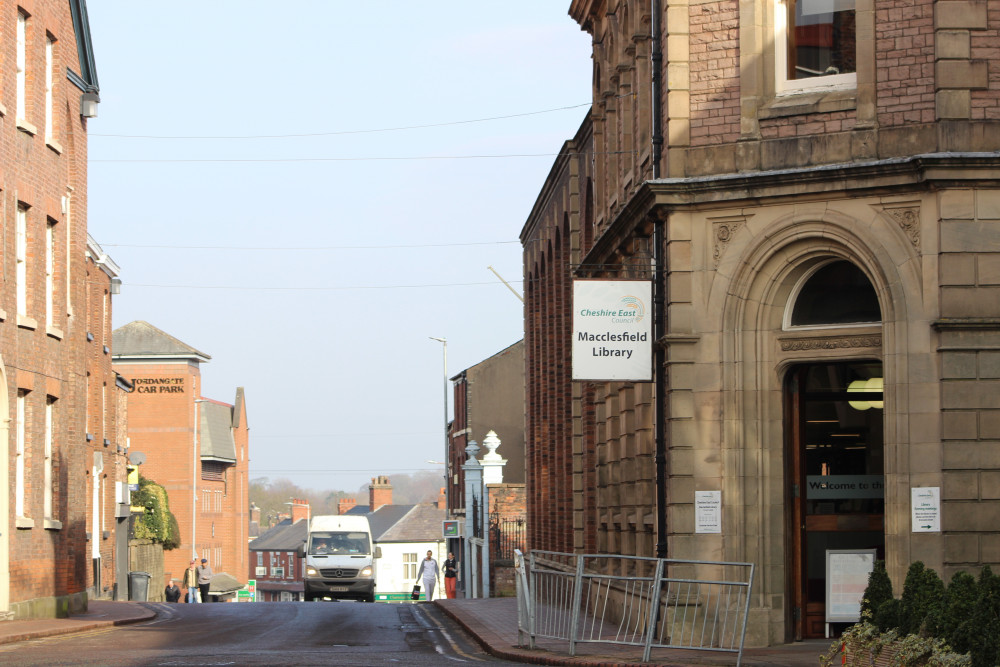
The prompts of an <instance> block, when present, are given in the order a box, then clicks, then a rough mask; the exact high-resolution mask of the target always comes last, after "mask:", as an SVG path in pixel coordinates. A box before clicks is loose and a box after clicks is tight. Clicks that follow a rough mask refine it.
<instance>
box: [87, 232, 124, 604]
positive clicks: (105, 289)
mask: <svg viewBox="0 0 1000 667" xmlns="http://www.w3.org/2000/svg"><path fill="white" fill-rule="evenodd" d="M86 258H87V262H86V273H85V277H86V282H87V310H86V313H87V332H86V340H87V346H86V353H87V377H86V390H87V404H86V410H85V433H86V435H85V440H86V442H87V444H88V445H89V449H90V451H89V452H88V453H87V461H86V463H87V465H88V469H87V472H88V475H87V483H88V487H87V494H86V498H87V520H86V530H87V541H88V543H89V550H90V568H88V570H87V595H88V597H89V598H91V599H95V598H115V599H125V598H126V597H127V594H128V569H129V568H128V519H129V492H128V481H127V476H128V470H127V466H128V433H127V430H126V422H127V410H128V399H127V395H128V393H129V392H131V391H132V385H131V383H130V382H129V381H128V380H126V379H125V378H122V377H121V376H120V375H118V374H117V373H116V372H115V371H114V369H113V368H112V367H111V297H112V294H115V293H117V289H118V285H119V284H120V282H119V280H118V272H119V268H118V265H117V264H115V262H114V260H112V259H111V258H110V257H108V255H107V254H106V253H105V252H104V250H103V249H102V248H101V246H100V245H98V244H97V242H96V241H94V239H93V238H92V237H91V236H90V235H89V234H88V235H87V255H86Z"/></svg>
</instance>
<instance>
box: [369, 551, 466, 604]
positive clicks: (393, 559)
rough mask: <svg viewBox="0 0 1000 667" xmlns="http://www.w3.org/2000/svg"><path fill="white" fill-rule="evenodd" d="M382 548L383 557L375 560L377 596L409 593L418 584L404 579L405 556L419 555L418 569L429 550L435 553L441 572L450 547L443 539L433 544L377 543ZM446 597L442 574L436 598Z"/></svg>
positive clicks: (435, 593)
mask: <svg viewBox="0 0 1000 667" xmlns="http://www.w3.org/2000/svg"><path fill="white" fill-rule="evenodd" d="M376 544H378V546H380V547H381V548H382V557H381V558H378V559H376V560H375V594H376V595H377V594H379V593H409V592H410V591H412V590H413V584H414V583H416V582H415V580H414V579H413V578H406V579H404V578H403V554H404V553H415V554H417V567H420V561H422V560H423V559H424V558H425V557H426V556H427V550H428V549H429V550H431V551H432V552H434V560H436V561H437V563H438V568H439V570H440V569H441V568H442V567H443V566H444V565H443V564H444V561H445V559H446V558H447V557H448V550H447V549H448V547H447V546H446V545H445V541H444V540H443V539H441V540H436V541H433V542H430V541H429V542H377V543H376ZM443 597H444V575H443V573H441V574H440V578H439V580H438V583H437V585H436V586H435V587H434V597H433V599H434V600H436V599H438V598H443Z"/></svg>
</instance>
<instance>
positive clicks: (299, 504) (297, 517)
mask: <svg viewBox="0 0 1000 667" xmlns="http://www.w3.org/2000/svg"><path fill="white" fill-rule="evenodd" d="M288 504H289V505H291V506H292V523H297V522H298V521H301V520H302V519H305V520H307V521H308V520H309V501H308V500H303V499H302V498H292V501H291V502H290V503H288Z"/></svg>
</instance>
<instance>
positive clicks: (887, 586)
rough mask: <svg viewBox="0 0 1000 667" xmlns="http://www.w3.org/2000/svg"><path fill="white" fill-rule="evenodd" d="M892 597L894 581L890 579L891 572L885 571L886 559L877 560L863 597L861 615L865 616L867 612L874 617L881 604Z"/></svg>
mask: <svg viewBox="0 0 1000 667" xmlns="http://www.w3.org/2000/svg"><path fill="white" fill-rule="evenodd" d="M891 599H892V582H891V581H890V580H889V573H888V572H886V571H885V561H883V560H877V561H875V567H874V568H873V569H872V573H871V574H869V575H868V586H866V587H865V592H864V595H863V596H862V597H861V615H862V616H864V615H865V612H867V613H868V614H869V615H870V616H873V617H874V616H875V612H876V610H878V608H879V606H880V605H881V604H882V603H883V602H885V601H886V600H891Z"/></svg>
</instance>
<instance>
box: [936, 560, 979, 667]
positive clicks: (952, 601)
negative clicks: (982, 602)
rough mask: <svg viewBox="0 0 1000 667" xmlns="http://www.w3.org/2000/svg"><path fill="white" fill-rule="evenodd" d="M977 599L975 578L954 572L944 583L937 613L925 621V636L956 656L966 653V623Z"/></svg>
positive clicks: (968, 636) (968, 639)
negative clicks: (937, 640) (938, 640)
mask: <svg viewBox="0 0 1000 667" xmlns="http://www.w3.org/2000/svg"><path fill="white" fill-rule="evenodd" d="M978 596H979V587H978V585H977V584H976V578H975V577H973V576H972V575H971V574H969V573H968V572H956V573H955V575H954V576H953V577H952V578H951V581H950V582H949V583H948V590H946V591H945V594H944V600H943V602H942V604H941V606H940V607H939V609H938V613H936V614H933V615H932V617H931V618H930V619H928V632H930V633H931V634H932V635H933V636H935V637H940V638H942V639H944V640H945V641H946V642H948V645H949V646H951V647H952V648H953V649H954V650H956V651H958V652H959V653H968V652H969V647H970V642H971V640H972V632H971V626H970V624H969V621H970V620H971V619H972V610H973V608H974V607H975V604H976V598H977V597H978Z"/></svg>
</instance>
